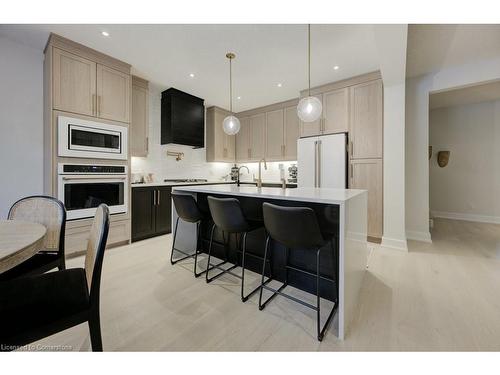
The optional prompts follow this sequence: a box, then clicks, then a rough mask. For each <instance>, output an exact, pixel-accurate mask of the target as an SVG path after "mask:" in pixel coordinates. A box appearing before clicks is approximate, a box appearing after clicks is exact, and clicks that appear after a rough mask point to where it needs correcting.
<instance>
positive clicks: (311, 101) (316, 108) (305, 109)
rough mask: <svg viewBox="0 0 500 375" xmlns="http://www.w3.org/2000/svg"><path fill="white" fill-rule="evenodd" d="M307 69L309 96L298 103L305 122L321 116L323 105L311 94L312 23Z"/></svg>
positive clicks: (308, 30) (299, 114) (299, 112)
mask: <svg viewBox="0 0 500 375" xmlns="http://www.w3.org/2000/svg"><path fill="white" fill-rule="evenodd" d="M307 55H308V56H307V58H308V60H307V70H308V84H309V86H308V87H309V88H308V92H307V97H305V98H302V99H300V101H299V104H298V105H297V115H298V116H299V118H300V119H301V120H302V121H303V122H314V121H316V120H317V119H318V118H319V117H320V116H321V111H322V110H323V105H322V104H321V101H320V100H319V99H318V98H316V97H315V96H311V25H310V24H309V25H307Z"/></svg>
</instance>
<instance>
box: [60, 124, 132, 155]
mask: <svg viewBox="0 0 500 375" xmlns="http://www.w3.org/2000/svg"><path fill="white" fill-rule="evenodd" d="M57 124H58V145H59V147H58V153H59V156H65V157H75V158H94V159H117V160H126V159H127V146H128V140H127V136H128V134H127V133H128V132H127V130H128V129H127V127H126V126H119V125H112V124H105V123H101V122H95V121H88V120H82V119H78V118H71V117H66V116H59V117H58V118H57Z"/></svg>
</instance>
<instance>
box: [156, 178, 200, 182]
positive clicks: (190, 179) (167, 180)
mask: <svg viewBox="0 0 500 375" xmlns="http://www.w3.org/2000/svg"><path fill="white" fill-rule="evenodd" d="M207 181H208V180H207V179H205V178H174V179H165V180H163V182H207Z"/></svg>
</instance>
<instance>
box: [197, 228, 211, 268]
mask: <svg viewBox="0 0 500 375" xmlns="http://www.w3.org/2000/svg"><path fill="white" fill-rule="evenodd" d="M200 226H201V223H197V224H196V238H197V240H196V252H195V253H194V277H200V276H201V275H203V273H205V272H207V270H206V269H205V270H204V271H201V272H196V267H197V265H198V254H201V253H202V252H203V251H202V250H200V244H201V231H200ZM207 268H208V264H207Z"/></svg>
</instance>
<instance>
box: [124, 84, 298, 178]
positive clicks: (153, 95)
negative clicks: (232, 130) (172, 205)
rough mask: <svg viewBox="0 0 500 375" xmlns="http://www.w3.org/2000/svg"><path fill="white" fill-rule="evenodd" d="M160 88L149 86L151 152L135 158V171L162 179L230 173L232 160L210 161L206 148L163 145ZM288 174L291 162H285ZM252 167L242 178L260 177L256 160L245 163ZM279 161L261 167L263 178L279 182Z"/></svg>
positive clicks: (216, 176) (219, 176)
mask: <svg viewBox="0 0 500 375" xmlns="http://www.w3.org/2000/svg"><path fill="white" fill-rule="evenodd" d="M161 91H162V89H161V88H159V87H156V86H154V85H150V89H149V154H148V156H147V157H133V158H132V173H140V174H145V173H153V174H154V178H155V181H163V180H164V179H165V178H169V179H173V178H206V179H209V180H220V179H221V178H222V177H223V176H225V175H227V174H229V172H230V170H231V166H232V164H231V163H207V162H206V149H205V148H199V149H193V148H191V147H187V146H174V145H161V144H160V132H161V130H160V125H161ZM167 150H171V151H181V152H183V153H184V158H183V159H182V160H181V161H176V160H175V157H172V156H168V157H167ZM283 164H284V167H285V168H286V176H288V166H289V165H290V164H291V163H289V162H287V163H283ZM245 165H247V166H248V167H249V169H250V175H247V174H246V170H243V171H242V174H243V175H242V177H241V179H242V180H252V174H255V175H256V176H257V168H258V164H257V163H247V164H245ZM278 165H279V163H268V170H267V171H266V170H264V168H262V172H263V173H262V175H263V179H265V180H266V181H279V177H280V173H279V168H278Z"/></svg>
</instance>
